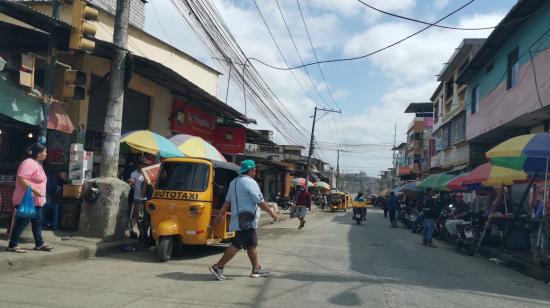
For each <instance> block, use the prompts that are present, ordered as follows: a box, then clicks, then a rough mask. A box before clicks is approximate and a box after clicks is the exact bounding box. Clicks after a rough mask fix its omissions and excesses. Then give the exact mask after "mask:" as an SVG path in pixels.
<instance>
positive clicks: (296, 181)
mask: <svg viewBox="0 0 550 308" xmlns="http://www.w3.org/2000/svg"><path fill="white" fill-rule="evenodd" d="M290 183H291V184H292V185H300V186H302V187H305V186H306V184H305V183H306V179H304V178H294V179H292V180H290ZM307 186H308V187H313V183H311V182H310V181H307Z"/></svg>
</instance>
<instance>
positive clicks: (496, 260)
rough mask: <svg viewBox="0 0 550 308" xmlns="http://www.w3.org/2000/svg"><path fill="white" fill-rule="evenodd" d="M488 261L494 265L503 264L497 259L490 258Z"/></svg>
mask: <svg viewBox="0 0 550 308" xmlns="http://www.w3.org/2000/svg"><path fill="white" fill-rule="evenodd" d="M489 261H491V262H494V263H496V264H500V263H502V262H503V261H502V260H501V259H498V258H490V259H489Z"/></svg>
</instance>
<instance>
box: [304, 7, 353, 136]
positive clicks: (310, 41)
mask: <svg viewBox="0 0 550 308" xmlns="http://www.w3.org/2000/svg"><path fill="white" fill-rule="evenodd" d="M296 4H297V6H298V11H299V12H300V17H301V19H302V23H303V24H304V29H305V31H306V35H307V39H308V41H309V46H310V47H311V51H312V52H313V56H314V57H315V61H316V62H319V58H318V57H317V52H316V51H315V47H314V46H313V40H312V39H311V35H310V34H309V29H308V27H307V23H306V19H305V17H304V13H303V12H302V6H301V5H300V0H296ZM302 64H303V63H302ZM317 67H318V68H319V73H321V77H322V78H323V82H324V84H325V86H326V87H327V92H328V94H329V96H330V98H331V100H332V103H333V104H334V106H335V107H336V108H338V109H342V108H341V107H340V105H338V103H337V102H336V99H334V95H333V94H332V91H331V89H330V86H329V85H328V82H327V79H326V77H325V73H324V72H323V69H322V67H321V64H319V63H318V64H317ZM341 117H342V114H340V119H341ZM332 122H333V124H334V127H335V128H336V127H338V128H339V129H340V132H339V133H340V134H341V136H342V137H343V139H344V142H346V140H345V139H346V137H345V133H344V129H343V127H342V121H340V125H337V124H336V120H335V119H334V117H333V118H332Z"/></svg>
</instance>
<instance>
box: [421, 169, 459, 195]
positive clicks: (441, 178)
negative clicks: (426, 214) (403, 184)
mask: <svg viewBox="0 0 550 308" xmlns="http://www.w3.org/2000/svg"><path fill="white" fill-rule="evenodd" d="M453 178H454V175H452V174H448V173H439V174H433V175H430V176H429V177H427V178H426V179H425V180H424V181H422V182H421V183H420V184H418V185H417V186H416V190H417V191H421V192H423V191H426V189H428V188H431V189H433V190H435V191H447V190H448V189H447V183H448V182H449V181H450V180H452V179H453Z"/></svg>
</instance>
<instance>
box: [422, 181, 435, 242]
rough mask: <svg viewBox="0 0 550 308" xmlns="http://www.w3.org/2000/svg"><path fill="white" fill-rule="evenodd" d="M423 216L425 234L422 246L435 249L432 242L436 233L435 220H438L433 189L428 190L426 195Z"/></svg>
mask: <svg viewBox="0 0 550 308" xmlns="http://www.w3.org/2000/svg"><path fill="white" fill-rule="evenodd" d="M423 214H424V233H423V236H422V244H424V246H429V247H434V248H435V246H434V244H433V242H432V235H433V233H434V220H435V219H436V218H437V210H436V205H435V202H434V199H433V190H432V189H431V188H428V189H427V190H426V195H425V196H424V204H423Z"/></svg>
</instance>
